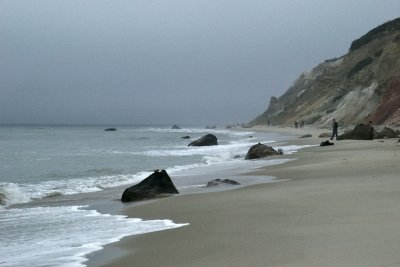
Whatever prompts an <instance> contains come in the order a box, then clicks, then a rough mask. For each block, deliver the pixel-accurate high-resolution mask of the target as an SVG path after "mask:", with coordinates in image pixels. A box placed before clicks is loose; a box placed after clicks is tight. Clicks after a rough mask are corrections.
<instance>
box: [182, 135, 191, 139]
mask: <svg viewBox="0 0 400 267" xmlns="http://www.w3.org/2000/svg"><path fill="white" fill-rule="evenodd" d="M181 138H182V139H190V136H189V135H185V136H182V137H181Z"/></svg>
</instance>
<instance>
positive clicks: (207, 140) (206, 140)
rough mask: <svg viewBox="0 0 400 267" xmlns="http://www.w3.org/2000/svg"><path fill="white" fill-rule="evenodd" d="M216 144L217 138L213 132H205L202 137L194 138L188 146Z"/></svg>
mask: <svg viewBox="0 0 400 267" xmlns="http://www.w3.org/2000/svg"><path fill="white" fill-rule="evenodd" d="M215 145H218V139H217V137H216V136H215V135H213V134H207V135H205V136H203V137H202V138H200V139H198V140H195V141H193V142H191V143H190V144H189V146H215Z"/></svg>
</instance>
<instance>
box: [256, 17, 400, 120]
mask: <svg viewBox="0 0 400 267" xmlns="http://www.w3.org/2000/svg"><path fill="white" fill-rule="evenodd" d="M333 118H335V119H336V120H338V121H340V123H341V125H342V126H346V125H355V124H358V123H365V122H368V121H372V122H373V123H374V124H385V125H388V124H389V125H393V124H394V125H399V124H400V18H397V19H395V20H392V21H389V22H387V23H385V24H382V25H380V26H378V27H376V28H374V29H373V30H371V31H369V32H368V33H367V34H365V35H364V36H362V37H360V38H359V39H357V40H354V41H353V42H352V44H351V46H350V49H349V51H348V53H347V54H345V55H344V56H342V57H340V58H335V59H330V60H326V61H325V62H323V63H321V64H319V65H318V66H316V67H315V68H314V69H312V70H311V71H310V72H305V73H303V74H301V75H300V77H299V78H298V79H297V80H296V81H295V82H294V83H293V85H292V86H291V87H290V88H289V89H288V90H287V91H286V92H285V93H284V94H283V95H282V96H281V97H279V98H276V97H272V98H271V101H270V104H269V107H268V109H267V110H266V111H265V112H264V113H263V114H262V115H260V116H258V117H257V118H256V119H254V120H253V121H252V122H251V124H252V125H257V124H264V125H265V124H268V123H271V124H274V125H293V123H294V121H298V122H301V121H303V122H304V123H305V124H312V125H315V126H327V125H330V124H331V120H332V119H333Z"/></svg>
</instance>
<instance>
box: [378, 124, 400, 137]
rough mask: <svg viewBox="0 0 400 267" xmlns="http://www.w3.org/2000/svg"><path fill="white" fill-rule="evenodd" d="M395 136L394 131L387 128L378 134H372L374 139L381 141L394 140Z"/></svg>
mask: <svg viewBox="0 0 400 267" xmlns="http://www.w3.org/2000/svg"><path fill="white" fill-rule="evenodd" d="M396 136H397V135H396V133H395V131H393V130H392V129H390V128H389V127H385V128H383V129H382V131H380V132H379V133H376V134H374V138H375V139H383V138H395V137H396Z"/></svg>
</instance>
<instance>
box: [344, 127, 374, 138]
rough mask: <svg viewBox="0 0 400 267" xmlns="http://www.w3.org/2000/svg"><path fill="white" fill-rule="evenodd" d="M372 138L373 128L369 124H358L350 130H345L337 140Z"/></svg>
mask: <svg viewBox="0 0 400 267" xmlns="http://www.w3.org/2000/svg"><path fill="white" fill-rule="evenodd" d="M346 139H352V140H372V139H374V128H373V127H372V126H371V125H369V124H367V125H366V124H359V125H357V126H356V127H355V128H354V129H353V130H352V131H348V132H345V133H344V134H342V135H341V136H339V140H346Z"/></svg>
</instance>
